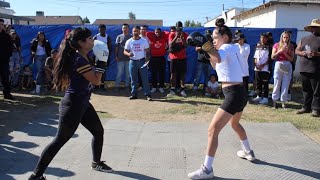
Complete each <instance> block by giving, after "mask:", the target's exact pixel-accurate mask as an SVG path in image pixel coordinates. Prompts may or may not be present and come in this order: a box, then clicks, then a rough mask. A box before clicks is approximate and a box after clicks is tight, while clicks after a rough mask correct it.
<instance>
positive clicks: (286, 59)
mask: <svg viewBox="0 0 320 180" xmlns="http://www.w3.org/2000/svg"><path fill="white" fill-rule="evenodd" d="M273 48H275V49H276V50H278V48H279V43H275V44H274V45H273ZM292 51H293V46H292V44H290V47H289V49H288V51H286V52H282V53H280V54H279V55H278V57H277V58H276V60H277V61H289V60H288V58H287V57H286V56H285V55H284V53H287V54H288V55H290V53H291V52H292Z"/></svg>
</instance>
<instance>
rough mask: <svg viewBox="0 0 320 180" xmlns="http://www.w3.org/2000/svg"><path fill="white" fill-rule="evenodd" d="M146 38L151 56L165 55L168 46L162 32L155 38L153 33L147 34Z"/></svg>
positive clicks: (166, 38)
mask: <svg viewBox="0 0 320 180" xmlns="http://www.w3.org/2000/svg"><path fill="white" fill-rule="evenodd" d="M147 37H148V38H149V40H150V48H151V56H152V57H158V56H164V55H165V54H166V47H167V44H168V37H167V36H166V35H165V33H164V32H162V33H161V35H160V37H157V36H156V34H155V33H154V32H147Z"/></svg>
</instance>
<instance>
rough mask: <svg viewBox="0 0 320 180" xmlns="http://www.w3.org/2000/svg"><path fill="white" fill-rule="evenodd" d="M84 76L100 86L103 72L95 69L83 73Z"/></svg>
mask: <svg viewBox="0 0 320 180" xmlns="http://www.w3.org/2000/svg"><path fill="white" fill-rule="evenodd" d="M82 76H83V77H84V78H85V79H86V80H88V81H89V82H91V83H92V84H93V85H95V86H98V85H100V83H101V77H102V73H100V72H95V71H94V70H92V71H88V72H86V73H83V74H82Z"/></svg>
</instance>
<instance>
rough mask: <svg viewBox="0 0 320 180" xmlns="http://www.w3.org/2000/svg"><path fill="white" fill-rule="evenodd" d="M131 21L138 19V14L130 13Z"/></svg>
mask: <svg viewBox="0 0 320 180" xmlns="http://www.w3.org/2000/svg"><path fill="white" fill-rule="evenodd" d="M129 19H131V20H133V19H136V14H134V13H133V12H129Z"/></svg>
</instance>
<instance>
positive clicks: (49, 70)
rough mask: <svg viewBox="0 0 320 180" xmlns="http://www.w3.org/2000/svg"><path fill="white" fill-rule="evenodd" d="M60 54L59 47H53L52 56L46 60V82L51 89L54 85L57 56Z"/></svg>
mask: <svg viewBox="0 0 320 180" xmlns="http://www.w3.org/2000/svg"><path fill="white" fill-rule="evenodd" d="M57 54H58V50H57V49H52V50H51V55H50V57H48V58H47V59H46V62H45V64H44V67H45V75H46V84H47V89H48V90H51V89H52V87H53V82H52V80H53V69H54V66H55V61H56V57H57Z"/></svg>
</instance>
